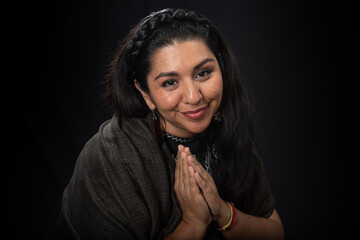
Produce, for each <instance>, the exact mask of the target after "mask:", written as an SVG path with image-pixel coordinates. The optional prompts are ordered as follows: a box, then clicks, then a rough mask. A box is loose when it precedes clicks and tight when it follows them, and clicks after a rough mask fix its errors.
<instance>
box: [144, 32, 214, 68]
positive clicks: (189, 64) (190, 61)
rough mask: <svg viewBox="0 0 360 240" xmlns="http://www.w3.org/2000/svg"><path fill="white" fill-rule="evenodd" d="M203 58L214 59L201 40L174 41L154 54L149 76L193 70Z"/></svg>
mask: <svg viewBox="0 0 360 240" xmlns="http://www.w3.org/2000/svg"><path fill="white" fill-rule="evenodd" d="M205 58H214V59H216V58H215V56H214V54H213V53H212V52H211V50H210V49H209V48H208V46H207V45H206V43H205V42H204V41H203V40H201V39H193V40H184V41H174V42H173V44H171V45H166V46H164V47H161V48H159V49H157V50H156V51H155V52H154V54H153V57H152V59H151V60H152V61H151V70H150V74H149V75H151V74H156V73H160V72H164V71H165V72H167V71H181V70H185V69H187V68H193V67H194V66H195V65H197V64H199V62H201V61H202V60H204V59H205Z"/></svg>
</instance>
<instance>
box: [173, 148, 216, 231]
mask: <svg viewBox="0 0 360 240" xmlns="http://www.w3.org/2000/svg"><path fill="white" fill-rule="evenodd" d="M188 152H189V151H187V152H186V151H185V148H184V146H182V145H179V147H178V154H177V162H176V169H175V186H174V189H175V192H176V197H177V199H178V201H179V204H180V207H181V210H182V213H183V216H182V221H183V222H184V223H186V224H189V226H192V227H195V228H197V229H202V230H204V229H205V231H206V229H207V226H208V225H209V224H210V223H211V221H212V216H211V213H210V210H209V207H208V205H207V203H206V201H205V198H204V196H203V195H202V192H201V190H200V188H199V186H198V185H197V183H196V180H195V170H194V169H193V168H192V167H191V166H189V164H188V162H187V160H186V158H187V157H188V155H189V153H188ZM204 234H205V232H204Z"/></svg>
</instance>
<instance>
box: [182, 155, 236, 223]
mask: <svg viewBox="0 0 360 240" xmlns="http://www.w3.org/2000/svg"><path fill="white" fill-rule="evenodd" d="M185 151H186V152H187V153H188V156H187V162H188V164H189V166H190V167H192V168H193V169H194V171H195V180H196V182H197V184H198V186H199V187H200V189H201V190H202V193H203V196H204V198H205V201H206V202H207V204H208V206H209V208H210V211H211V213H212V220H213V222H216V223H217V224H218V225H219V226H224V225H225V224H226V223H227V222H228V221H229V219H230V209H229V206H228V205H227V204H226V203H225V201H224V200H222V199H221V197H220V195H219V193H218V190H217V187H216V185H215V182H214V180H213V178H212V177H211V175H210V174H209V173H208V172H207V171H206V170H205V169H204V168H203V166H202V165H201V164H200V163H199V162H198V161H197V160H196V159H195V158H194V157H193V155H192V154H191V153H190V150H189V148H185Z"/></svg>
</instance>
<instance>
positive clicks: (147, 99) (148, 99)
mask: <svg viewBox="0 0 360 240" xmlns="http://www.w3.org/2000/svg"><path fill="white" fill-rule="evenodd" d="M134 84H135V87H136V89H137V90H138V91H139V92H140V93H141V95H142V97H143V98H144V100H145V102H146V104H147V105H148V107H149V108H150V110H152V111H154V110H155V108H156V106H155V104H154V102H153V101H152V99H151V97H150V95H149V94H148V93H147V92H145V91H144V90H142V89H141V87H140V84H139V83H138V81H136V79H134Z"/></svg>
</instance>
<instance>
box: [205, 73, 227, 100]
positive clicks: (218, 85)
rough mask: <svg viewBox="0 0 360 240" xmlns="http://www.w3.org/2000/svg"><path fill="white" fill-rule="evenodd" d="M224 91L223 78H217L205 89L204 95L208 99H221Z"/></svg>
mask: <svg viewBox="0 0 360 240" xmlns="http://www.w3.org/2000/svg"><path fill="white" fill-rule="evenodd" d="M222 92H223V84H222V79H221V78H219V79H216V80H214V81H211V82H209V83H208V84H207V85H206V86H205V89H204V95H205V96H204V97H205V98H207V99H212V100H215V99H219V100H221V98H222Z"/></svg>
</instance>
